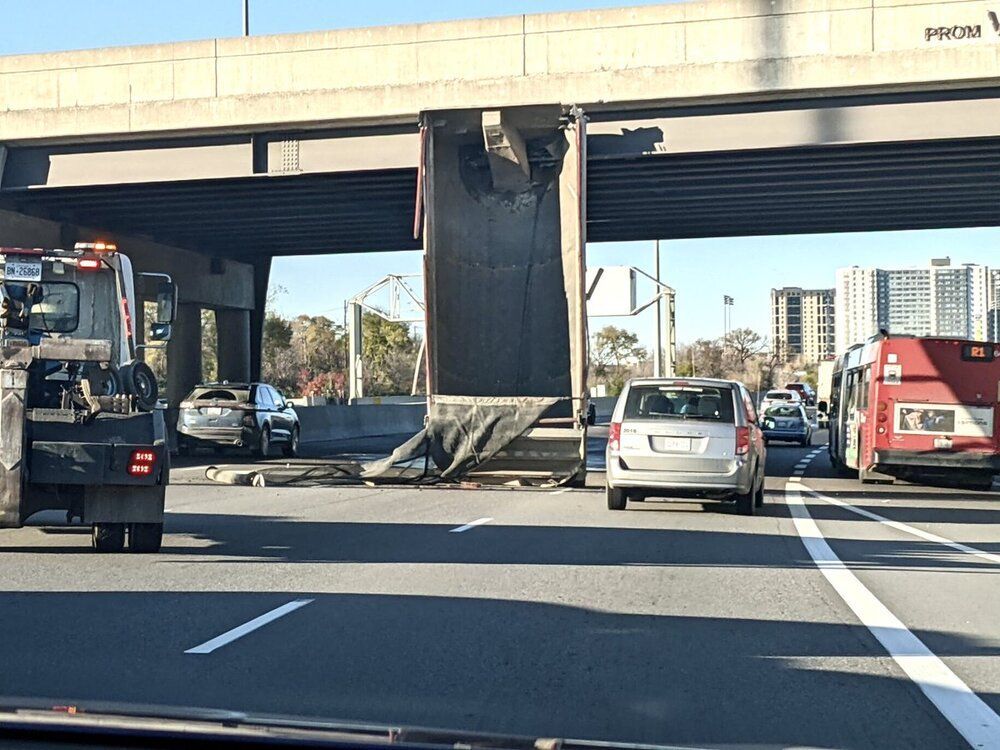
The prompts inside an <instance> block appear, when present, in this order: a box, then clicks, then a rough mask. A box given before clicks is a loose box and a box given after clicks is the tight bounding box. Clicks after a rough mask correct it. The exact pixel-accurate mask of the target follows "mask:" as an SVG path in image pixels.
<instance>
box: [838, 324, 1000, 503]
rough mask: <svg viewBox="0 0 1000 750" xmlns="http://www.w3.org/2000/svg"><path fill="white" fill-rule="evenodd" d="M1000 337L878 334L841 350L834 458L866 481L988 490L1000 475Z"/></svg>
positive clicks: (841, 465)
mask: <svg viewBox="0 0 1000 750" xmlns="http://www.w3.org/2000/svg"><path fill="white" fill-rule="evenodd" d="M998 402H1000V345H997V344H992V343H987V342H980V341H966V340H961V339H944V338H916V337H909V336H899V337H895V336H893V337H887V336H879V337H875V338H873V339H871V340H869V341H867V342H866V343H864V344H858V345H857V346H854V347H852V348H851V349H850V350H848V351H847V352H846V353H845V354H843V355H841V356H840V357H838V358H837V361H836V364H835V366H834V371H833V377H832V387H831V393H830V404H829V413H830V448H829V450H830V460H831V461H832V462H833V465H834V466H835V467H837V468H840V469H843V470H856V471H857V472H858V476H859V478H860V479H861V481H862V482H870V481H892V479H894V478H899V479H907V480H911V481H916V482H925V483H928V484H938V483H941V482H947V483H948V484H950V485H955V486H962V487H969V488H974V489H988V488H989V487H990V485H991V484H992V482H993V477H994V475H996V474H998V473H1000V446H998V439H1000V425H998V424H997V419H998V416H1000V414H998V409H997V404H998Z"/></svg>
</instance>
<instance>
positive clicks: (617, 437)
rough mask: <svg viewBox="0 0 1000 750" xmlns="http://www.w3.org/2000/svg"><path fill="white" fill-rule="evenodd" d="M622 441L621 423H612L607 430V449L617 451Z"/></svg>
mask: <svg viewBox="0 0 1000 750" xmlns="http://www.w3.org/2000/svg"><path fill="white" fill-rule="evenodd" d="M621 439H622V423H621V422H612V423H611V427H609V428H608V447H609V448H610V449H611V450H613V451H616V450H618V448H619V446H620V444H621Z"/></svg>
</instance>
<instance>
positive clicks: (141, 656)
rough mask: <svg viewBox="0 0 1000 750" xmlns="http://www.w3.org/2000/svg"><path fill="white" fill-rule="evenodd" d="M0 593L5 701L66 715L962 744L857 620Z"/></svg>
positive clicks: (195, 595)
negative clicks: (288, 610) (179, 715)
mask: <svg viewBox="0 0 1000 750" xmlns="http://www.w3.org/2000/svg"><path fill="white" fill-rule="evenodd" d="M472 546H475V542H473V543H472ZM602 594H603V598H604V599H605V600H606V597H607V591H603V592H602ZM665 595H666V594H665ZM292 596H295V597H296V598H301V597H308V598H312V599H313V600H314V601H313V603H311V604H309V605H307V606H306V607H305V608H303V609H301V610H299V611H297V612H295V613H293V614H291V615H289V616H287V617H285V618H282V619H280V620H278V621H276V622H274V623H271V624H270V625H268V626H266V627H265V628H263V629H261V630H259V631H257V632H255V633H252V634H250V635H248V636H246V637H244V638H242V639H240V640H238V641H236V642H234V643H231V644H229V645H227V646H224V647H223V648H222V649H221V650H219V651H217V652H215V653H213V654H210V655H195V656H192V655H186V654H184V653H183V651H184V650H185V649H188V648H191V647H192V646H195V645H197V644H199V643H201V642H203V641H205V640H206V639H209V638H212V637H214V636H216V635H218V634H219V633H220V632H224V631H225V630H227V629H229V628H231V627H234V626H235V625H237V624H239V623H242V622H245V621H247V620H248V619H250V618H252V617H255V616H257V615H259V614H261V613H263V612H266V611H268V610H270V609H272V608H274V607H276V606H279V605H280V604H282V603H284V602H287V601H288V600H289V599H290V598H291V597H292ZM0 597H2V598H0V603H2V605H3V608H4V611H5V612H6V613H7V614H6V615H5V621H4V624H5V628H8V630H9V632H11V633H17V634H19V638H18V641H19V643H18V646H17V648H14V647H13V644H12V643H8V644H7V646H6V648H5V649H4V652H5V653H4V670H3V675H2V676H0V687H2V688H3V690H4V693H5V694H8V695H13V696H31V695H34V696H37V695H51V694H52V691H53V690H56V691H57V692H58V696H53V697H58V698H60V699H62V700H70V701H71V702H72V703H73V704H74V705H83V706H84V708H86V701H87V700H94V701H97V700H105V701H129V702H133V703H135V702H140V703H149V704H161V705H171V704H172V705H196V706H201V707H212V708H222V709H232V710H239V711H247V712H267V713H278V714H289V715H299V716H313V717H325V718H337V719H342V720H353V721H368V722H379V723H390V724H402V725H418V726H439V727H450V728H460V729H469V730H486V731H494V732H506V733H515V734H527V735H532V736H546V737H548V736H552V737H579V738H584V739H605V740H617V741H623V742H624V741H630V742H650V743H652V742H658V743H666V742H670V743H699V745H700V746H704V745H705V744H711V745H712V746H716V744H719V745H722V744H725V746H726V747H736V746H739V747H750V746H753V747H763V746H767V747H772V746H775V747H788V746H809V747H851V748H869V747H936V748H940V747H944V748H949V747H956V748H957V747H961V746H962V745H961V744H960V743H959V738H958V735H957V734H954V733H953V732H952V730H951V729H950V728H949V727H948V726H947V725H946V724H945V723H944V722H943V721H942V720H941V719H940V718H939V717H938V716H937V715H936V714H935V713H934V712H933V711H932V710H931V709H930V705H929V704H927V703H926V702H925V701H924V699H923V698H922V697H921V696H920V694H919V692H918V691H917V689H916V688H915V687H913V685H912V684H911V683H910V682H908V681H907V680H906V679H905V678H903V677H902V675H901V674H900V676H899V677H895V676H890V675H889V674H887V672H886V671H885V669H884V667H883V666H882V657H884V652H883V651H882V649H881V647H880V646H879V645H878V644H877V642H876V641H875V640H874V638H873V637H872V636H871V635H870V633H869V632H868V631H867V629H865V628H864V627H862V626H860V625H856V624H844V623H826V622H808V621H799V620H794V619H792V620H785V621H782V620H768V619H752V618H740V617H704V616H686V615H659V614H641V613H634V612H630V611H626V612H619V611H606V610H604V609H598V608H597V607H595V608H588V607H581V606H571V605H564V604H554V603H543V602H532V601H517V600H505V599H497V598H485V597H484V598H476V597H468V598H466V597H455V596H420V595H390V594H329V593H316V594H303V593H297V594H294V595H292V594H281V593H278V592H269V593H251V592H219V591H210V592H170V591H154V592H143V593H133V592H129V593H122V592H113V593H73V592H58V593H34V592H31V593H14V592H12V593H4V594H0ZM81 632H83V633H88V632H94V633H100V635H101V639H102V642H103V643H106V644H109V645H111V644H113V646H114V654H115V657H114V658H109V657H108V654H107V650H106V649H103V648H102V649H98V648H91V649H53V648H51V644H53V643H60V642H64V641H67V640H71V637H70V635H69V634H71V633H75V634H79V633H81ZM916 634H917V635H918V636H919V637H920V638H921V639H923V640H924V642H925V643H928V644H933V648H935V650H936V651H937V653H939V654H940V655H942V656H946V657H947V656H987V657H990V656H997V655H1000V644H998V643H997V641H996V640H995V639H989V640H985V639H984V640H976V639H973V638H969V637H964V636H960V635H958V634H954V633H948V632H943V631H917V633H916ZM26 644H30V645H28V646H27V647H26ZM821 659H828V660H829V661H825V662H824V661H820V660H821ZM56 686H58V687H56ZM982 697H983V698H985V699H987V700H991V701H995V700H996V698H997V696H995V695H990V694H983V695H982Z"/></svg>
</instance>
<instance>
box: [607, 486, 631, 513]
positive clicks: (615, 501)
mask: <svg viewBox="0 0 1000 750" xmlns="http://www.w3.org/2000/svg"><path fill="white" fill-rule="evenodd" d="M626 502H627V498H626V497H625V490H623V489H621V488H620V487H611V486H610V485H609V486H608V510H625V503H626Z"/></svg>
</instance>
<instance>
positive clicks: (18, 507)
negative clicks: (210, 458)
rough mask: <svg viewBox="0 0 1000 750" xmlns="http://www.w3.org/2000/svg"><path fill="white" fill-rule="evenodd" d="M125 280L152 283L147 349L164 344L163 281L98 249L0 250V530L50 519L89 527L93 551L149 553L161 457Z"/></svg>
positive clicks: (155, 540) (170, 305) (164, 472)
mask: <svg viewBox="0 0 1000 750" xmlns="http://www.w3.org/2000/svg"><path fill="white" fill-rule="evenodd" d="M137 278H138V279H139V281H140V282H141V283H147V284H148V283H152V284H154V285H155V294H156V299H157V315H156V318H157V319H156V321H155V322H154V323H153V325H152V334H151V339H152V340H154V341H158V342H165V341H166V340H168V339H169V338H170V325H171V323H172V320H173V314H174V308H175V302H176V293H175V288H174V285H173V283H172V282H171V280H170V278H169V277H167V276H165V275H163V274H137V275H134V274H133V272H132V264H131V262H130V261H129V259H128V257H126V256H125V255H123V254H121V253H118V252H117V250H116V248H115V247H114V246H113V245H106V244H104V243H93V244H80V245H77V246H76V247H75V248H74V249H73V250H61V249H51V250H50V249H39V248H9V247H7V248H5V247H0V528H17V527H20V526H22V525H24V523H25V522H26V521H27V520H28V519H29V518H30V517H31V516H32V515H34V514H35V513H37V512H39V511H43V510H60V511H66V516H67V520H68V521H72V520H73V519H74V518H79V519H81V520H82V521H83V522H84V523H88V524H90V525H91V529H92V534H91V536H92V540H93V546H94V548H95V549H96V550H98V551H100V552H117V551H120V550H122V549H124V548H125V545H126V540H127V543H128V547H129V549H130V550H131V551H133V552H154V551H157V550H159V548H160V543H161V539H162V534H163V500H164V493H165V490H166V486H167V483H168V481H169V475H170V469H169V453H168V450H167V440H166V427H165V422H164V418H163V411H162V410H161V409H158V408H157V395H158V394H157V386H156V379H155V378H154V376H153V373H152V372H151V371H150V369H149V367H147V366H146V365H145V364H144V363H143V362H141V361H139V360H138V359H137V353H138V351H139V350H140V349H141V347H140V346H137V344H136V327H135V317H134V315H133V311H135V310H137V309H138V307H137V304H139V303H137V299H136V280H137ZM161 345H162V344H161Z"/></svg>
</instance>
